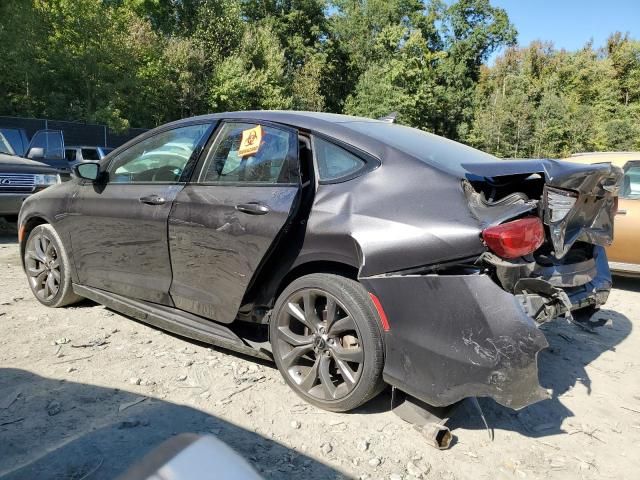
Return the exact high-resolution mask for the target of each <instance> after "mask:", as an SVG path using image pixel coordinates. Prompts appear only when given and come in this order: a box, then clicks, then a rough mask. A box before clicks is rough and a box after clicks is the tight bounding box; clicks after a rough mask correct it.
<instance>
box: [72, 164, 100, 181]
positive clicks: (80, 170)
mask: <svg viewBox="0 0 640 480" xmlns="http://www.w3.org/2000/svg"><path fill="white" fill-rule="evenodd" d="M73 171H74V173H75V174H76V176H77V177H79V178H84V179H85V180H91V181H92V182H95V181H96V180H97V179H98V176H99V175H100V165H99V164H98V163H95V162H85V163H79V164H77V165H76V166H75V167H74V168H73Z"/></svg>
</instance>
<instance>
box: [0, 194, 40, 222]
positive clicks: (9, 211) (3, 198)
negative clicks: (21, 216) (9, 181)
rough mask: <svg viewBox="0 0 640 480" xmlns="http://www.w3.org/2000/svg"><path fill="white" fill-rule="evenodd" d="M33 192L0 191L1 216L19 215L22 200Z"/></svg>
mask: <svg viewBox="0 0 640 480" xmlns="http://www.w3.org/2000/svg"><path fill="white" fill-rule="evenodd" d="M30 195H32V194H31V193H0V217H1V216H5V215H7V216H8V215H18V213H19V212H20V208H21V207H22V202H24V201H25V200H26V199H27V198H28V197H29V196H30Z"/></svg>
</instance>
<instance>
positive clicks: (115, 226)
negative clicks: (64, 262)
mask: <svg viewBox="0 0 640 480" xmlns="http://www.w3.org/2000/svg"><path fill="white" fill-rule="evenodd" d="M211 129H212V125H211V123H196V124H189V125H184V126H180V127H175V128H171V129H167V130H163V131H160V132H157V133H154V134H151V135H150V136H146V137H144V138H143V139H142V140H141V141H139V142H137V143H135V144H134V145H132V146H130V147H129V148H127V149H126V150H124V151H122V152H121V153H120V154H118V155H117V156H116V157H114V158H113V159H111V161H110V162H109V164H108V165H106V166H101V168H104V169H105V170H106V172H105V174H104V175H103V180H101V181H98V182H96V183H90V182H83V183H82V184H81V185H80V186H79V188H78V191H77V194H76V196H75V197H74V199H73V203H72V206H71V212H72V214H73V215H74V216H75V218H74V220H73V223H74V228H73V230H72V232H71V243H72V247H73V259H74V262H75V265H76V270H77V272H78V279H79V282H80V283H81V284H82V285H86V286H90V287H95V288H99V289H102V290H107V291H109V292H113V293H118V294H120V295H125V296H127V297H131V298H137V299H141V300H147V301H150V302H155V303H161V304H164V305H172V302H171V299H170V297H169V286H170V285H171V264H170V260H169V249H168V244H167V219H168V217H169V212H170V210H171V203H172V202H173V200H174V198H175V197H176V195H177V194H178V193H179V192H180V190H182V188H183V187H184V180H185V179H186V178H188V175H189V172H190V171H191V170H192V169H193V166H194V165H195V163H196V161H197V158H198V156H199V153H200V152H201V150H202V146H203V145H204V143H205V142H206V140H207V138H208V136H209V134H210V132H211Z"/></svg>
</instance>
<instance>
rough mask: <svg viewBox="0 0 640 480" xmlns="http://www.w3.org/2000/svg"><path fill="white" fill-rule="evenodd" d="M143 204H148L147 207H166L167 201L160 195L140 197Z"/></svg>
mask: <svg viewBox="0 0 640 480" xmlns="http://www.w3.org/2000/svg"><path fill="white" fill-rule="evenodd" d="M140 202H141V203H146V204H147V205H164V204H165V203H167V200H166V199H165V198H164V197H161V196H160V195H149V196H146V197H140Z"/></svg>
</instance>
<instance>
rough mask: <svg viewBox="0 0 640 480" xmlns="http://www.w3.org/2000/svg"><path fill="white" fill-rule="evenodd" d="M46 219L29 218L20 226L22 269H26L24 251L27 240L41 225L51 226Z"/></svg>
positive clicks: (36, 216)
mask: <svg viewBox="0 0 640 480" xmlns="http://www.w3.org/2000/svg"><path fill="white" fill-rule="evenodd" d="M50 223H51V222H49V221H48V220H47V219H46V218H44V217H43V216H40V215H33V216H31V217H29V218H28V219H27V220H26V221H25V222H24V223H22V224H21V225H19V226H18V229H19V230H18V239H19V242H20V261H21V262H22V267H23V268H24V249H25V247H26V245H27V239H28V238H29V234H30V233H31V232H32V231H33V229H34V228H36V227H37V226H39V225H45V224H50Z"/></svg>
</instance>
